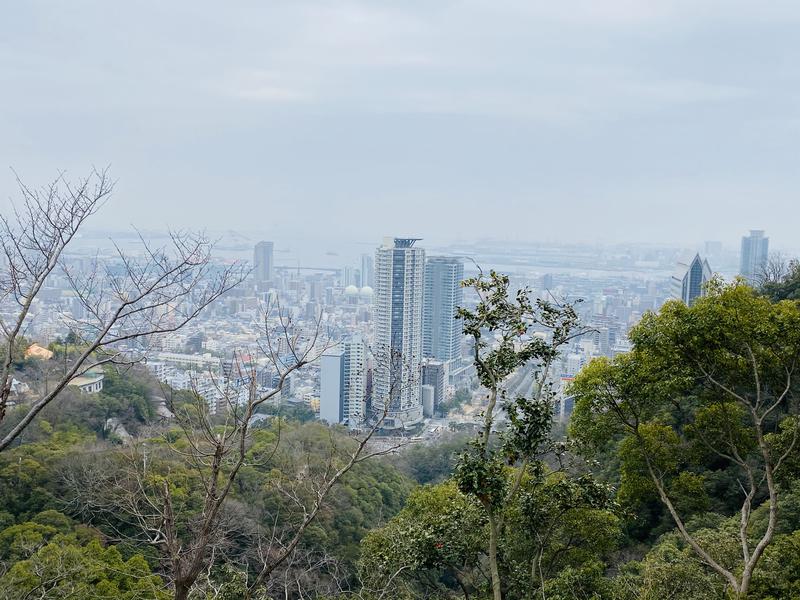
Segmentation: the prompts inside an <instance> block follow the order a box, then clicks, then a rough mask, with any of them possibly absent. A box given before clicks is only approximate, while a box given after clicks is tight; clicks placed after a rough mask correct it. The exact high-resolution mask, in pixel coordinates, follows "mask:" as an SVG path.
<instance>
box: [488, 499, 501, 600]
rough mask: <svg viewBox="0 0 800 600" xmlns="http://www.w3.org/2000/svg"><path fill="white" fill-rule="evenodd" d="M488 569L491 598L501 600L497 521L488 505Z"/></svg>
mask: <svg viewBox="0 0 800 600" xmlns="http://www.w3.org/2000/svg"><path fill="white" fill-rule="evenodd" d="M487 512H488V513H489V569H490V570H491V573H492V598H493V599H494V600H503V592H502V590H501V588H500V569H499V568H498V566H497V537H498V531H497V521H496V519H495V517H494V511H493V510H492V509H491V507H489V510H488V511H487Z"/></svg>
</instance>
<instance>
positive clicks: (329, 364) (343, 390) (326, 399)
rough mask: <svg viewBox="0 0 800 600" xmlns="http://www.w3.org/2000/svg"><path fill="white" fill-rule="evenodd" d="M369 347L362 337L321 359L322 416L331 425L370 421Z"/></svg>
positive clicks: (327, 353) (339, 347)
mask: <svg viewBox="0 0 800 600" xmlns="http://www.w3.org/2000/svg"><path fill="white" fill-rule="evenodd" d="M365 360H366V345H365V344H364V341H363V339H362V338H361V336H358V335H354V336H352V337H351V338H350V339H348V340H346V341H344V342H342V343H340V344H338V345H336V346H334V347H333V348H331V349H329V350H327V351H326V352H325V354H323V355H322V357H321V359H320V386H319V387H320V398H319V416H320V419H323V420H325V421H328V423H345V424H347V425H348V426H350V427H358V426H360V425H361V424H362V423H363V422H364V420H365V417H366V397H367V370H366V365H365Z"/></svg>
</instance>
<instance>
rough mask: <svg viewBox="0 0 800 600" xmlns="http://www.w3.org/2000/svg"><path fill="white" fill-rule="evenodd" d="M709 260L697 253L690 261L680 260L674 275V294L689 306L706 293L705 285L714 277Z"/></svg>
mask: <svg viewBox="0 0 800 600" xmlns="http://www.w3.org/2000/svg"><path fill="white" fill-rule="evenodd" d="M712 275H713V274H712V272H711V267H709V266H708V261H707V260H705V259H703V258H700V255H699V254H695V256H694V258H693V259H692V260H690V261H686V262H679V263H678V268H677V269H676V270H675V273H674V274H673V276H672V295H673V296H674V297H675V298H676V299H678V300H683V302H684V303H685V304H687V305H689V306H691V305H692V304H694V301H695V300H696V299H697V298H699V297H700V296H702V295H703V294H704V293H705V290H704V289H703V286H704V285H705V284H706V283H707V282H708V281H709V280H710V279H711V277H712Z"/></svg>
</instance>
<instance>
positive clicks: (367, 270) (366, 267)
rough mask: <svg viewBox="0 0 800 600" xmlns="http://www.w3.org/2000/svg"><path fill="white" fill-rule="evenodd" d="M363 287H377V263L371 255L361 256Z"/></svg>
mask: <svg viewBox="0 0 800 600" xmlns="http://www.w3.org/2000/svg"><path fill="white" fill-rule="evenodd" d="M360 285H361V287H373V286H374V285H375V262H374V261H373V260H372V257H371V256H370V255H369V254H362V255H361V283H360Z"/></svg>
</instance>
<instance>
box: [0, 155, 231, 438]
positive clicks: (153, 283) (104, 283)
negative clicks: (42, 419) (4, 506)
mask: <svg viewBox="0 0 800 600" xmlns="http://www.w3.org/2000/svg"><path fill="white" fill-rule="evenodd" d="M18 184H19V188H20V192H21V196H22V201H21V202H19V203H17V204H15V205H14V206H13V209H12V215H11V216H7V215H3V216H0V260H2V261H3V262H4V268H3V270H2V273H1V274H0V304H2V305H4V306H6V305H7V306H10V309H9V311H8V312H4V313H3V314H4V316H3V317H2V318H0V330H2V335H3V340H2V343H3V346H4V348H3V349H4V352H3V362H2V367H1V368H0V386H2V387H0V422H2V421H3V419H4V418H5V416H6V409H7V407H8V403H9V396H10V394H11V385H12V381H13V377H14V367H13V365H14V362H15V361H16V360H19V359H21V358H22V355H23V354H24V351H25V348H24V347H23V346H24V344H23V343H22V342H23V336H24V335H25V332H26V331H27V329H28V328H29V327H30V325H31V323H32V320H33V319H34V318H35V317H34V310H33V309H34V307H35V303H36V302H37V300H38V299H39V296H40V295H41V292H42V290H43V289H44V288H45V286H46V285H47V283H48V282H49V281H50V279H51V277H53V276H55V275H60V276H62V277H63V278H64V280H65V281H66V282H67V285H68V286H69V288H70V290H71V292H72V294H73V295H74V297H75V299H76V301H77V303H78V305H79V306H80V311H79V312H80V314H79V315H75V314H73V315H70V314H66V313H64V314H62V317H63V320H64V324H65V326H66V327H68V328H69V330H70V331H71V332H72V333H73V334H74V336H75V337H76V338H77V339H78V340H79V341H80V344H78V347H77V350H76V352H75V353H74V355H73V356H71V357H69V361H68V362H67V363H66V364H65V366H64V369H63V371H62V372H61V373H60V374H59V375H58V376H57V377H56V378H55V381H53V382H49V384H48V385H47V386H46V387H45V389H44V390H42V391H41V392H40V393H39V394H37V396H36V398H35V399H34V400H33V401H32V402H31V403H30V404H29V405H28V406H27V407H26V409H25V410H24V412H23V414H22V416H21V418H20V420H19V421H18V422H17V423H16V424H15V425H14V426H13V427H12V428H11V429H10V431H8V433H6V434H5V435H4V436H3V437H2V438H0V451H2V450H5V449H6V448H8V447H9V445H11V444H12V442H14V440H16V439H17V438H18V437H19V435H20V434H21V433H22V432H23V431H24V430H25V428H26V427H28V425H30V423H31V422H32V421H33V419H34V418H35V417H36V415H37V414H39V412H40V411H41V410H42V409H43V408H44V407H46V406H47V405H48V404H50V403H51V402H52V401H53V400H55V399H56V398H57V397H58V395H59V393H60V392H61V391H62V390H63V389H64V388H65V387H66V386H67V385H68V384H69V383H70V381H72V380H73V379H74V378H75V377H76V376H79V375H81V374H83V373H85V372H86V371H88V370H89V369H91V368H93V367H97V366H100V365H105V364H114V363H116V364H120V363H124V364H130V363H132V362H136V361H138V360H140V359H141V358H142V353H140V352H133V353H131V352H123V350H122V349H121V347H120V345H121V344H122V343H129V344H130V343H133V342H134V341H137V342H139V343H146V342H147V341H148V340H149V339H151V338H152V336H155V335H157V334H161V333H166V332H171V331H176V330H178V329H180V328H181V327H183V326H184V325H186V324H187V323H188V322H189V321H191V320H192V319H194V318H195V317H196V316H197V315H198V314H199V313H200V312H201V311H202V310H203V309H204V308H205V307H207V306H208V305H209V304H211V303H212V302H214V301H215V300H216V299H217V298H219V297H220V296H221V295H222V294H224V293H225V292H227V291H229V290H230V289H231V288H233V287H234V286H236V285H237V284H239V283H240V282H241V281H242V280H243V278H244V276H245V274H246V273H245V271H244V269H243V268H242V266H241V265H239V264H235V265H232V266H229V267H226V268H220V269H217V268H215V265H213V264H212V261H211V251H212V248H213V243H212V242H211V241H210V240H209V239H207V238H206V237H205V236H204V235H202V234H196V233H191V232H173V233H171V235H170V237H169V242H168V244H166V245H165V246H164V247H156V246H154V245H153V244H151V243H149V242H147V241H145V240H144V239H143V238H141V237H140V242H141V245H142V249H143V250H142V253H141V256H132V255H130V254H128V253H126V252H125V251H123V250H122V248H120V247H119V246H115V248H116V260H115V261H114V262H115V263H117V264H114V265H112V264H109V263H108V262H101V261H99V260H94V261H93V264H92V265H91V266H90V268H89V269H87V270H86V271H82V272H78V270H77V269H74V268H72V267H71V266H70V265H69V262H68V261H67V260H65V251H66V250H67V248H68V247H69V245H70V243H71V242H72V241H73V240H74V239H75V237H76V236H77V235H78V233H79V231H80V229H81V228H82V227H83V226H84V224H85V223H86V221H87V219H89V217H91V216H92V215H93V214H95V213H96V212H97V211H98V210H99V209H100V208H101V207H102V206H103V204H104V203H105V201H106V200H107V199H108V198H109V197H110V195H111V193H112V191H113V189H114V182H113V181H112V180H111V179H110V178H109V175H108V172H107V170H102V171H97V170H95V171H93V172H92V173H91V174H90V175H89V176H87V177H85V178H83V179H80V180H78V181H76V182H70V181H68V180H67V179H66V177H64V176H63V175H59V176H58V177H57V178H56V179H55V180H54V181H53V182H51V183H50V184H49V185H47V186H45V187H43V188H41V189H34V188H30V187H28V186H27V185H25V184H24V183H22V181H20V180H19V179H18ZM8 315H10V317H9V316H8Z"/></svg>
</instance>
